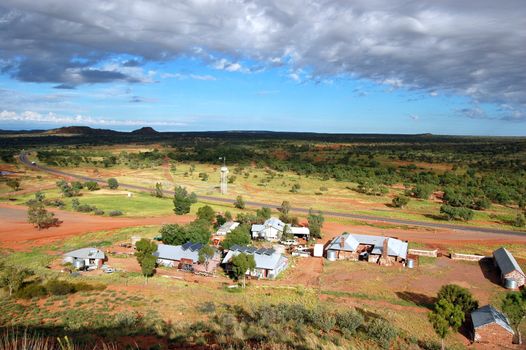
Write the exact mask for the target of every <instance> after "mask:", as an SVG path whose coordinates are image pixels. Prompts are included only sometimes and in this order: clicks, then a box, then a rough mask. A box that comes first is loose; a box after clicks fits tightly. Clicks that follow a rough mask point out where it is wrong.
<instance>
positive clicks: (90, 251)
mask: <svg viewBox="0 0 526 350" xmlns="http://www.w3.org/2000/svg"><path fill="white" fill-rule="evenodd" d="M64 256H70V257H72V258H76V259H104V258H105V257H106V255H104V252H103V251H102V250H99V249H97V248H92V247H89V248H81V249H77V250H74V251H71V252H69V253H66V254H64Z"/></svg>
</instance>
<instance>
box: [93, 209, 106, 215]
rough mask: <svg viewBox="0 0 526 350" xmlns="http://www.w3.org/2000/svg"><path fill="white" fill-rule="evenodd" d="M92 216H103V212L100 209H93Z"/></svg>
mask: <svg viewBox="0 0 526 350" xmlns="http://www.w3.org/2000/svg"><path fill="white" fill-rule="evenodd" d="M94 214H95V215H104V210H102V209H95V211H94Z"/></svg>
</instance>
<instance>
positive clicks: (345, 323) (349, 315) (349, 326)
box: [336, 311, 363, 334]
mask: <svg viewBox="0 0 526 350" xmlns="http://www.w3.org/2000/svg"><path fill="white" fill-rule="evenodd" d="M336 324H337V325H338V327H340V329H341V330H346V331H348V332H350V333H351V334H355V333H356V330H357V329H358V327H360V326H361V325H362V324H363V316H362V314H360V313H359V312H357V311H345V312H342V313H339V314H337V315H336Z"/></svg>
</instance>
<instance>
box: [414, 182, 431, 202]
mask: <svg viewBox="0 0 526 350" xmlns="http://www.w3.org/2000/svg"><path fill="white" fill-rule="evenodd" d="M433 190H434V188H433V185H428V184H418V185H416V186H415V187H413V195H414V196H415V197H416V198H421V199H428V198H429V196H430V195H431V194H432V193H433Z"/></svg>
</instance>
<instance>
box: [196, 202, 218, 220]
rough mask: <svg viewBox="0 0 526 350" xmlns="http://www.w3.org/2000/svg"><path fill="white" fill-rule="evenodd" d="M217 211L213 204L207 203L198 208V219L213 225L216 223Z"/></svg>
mask: <svg viewBox="0 0 526 350" xmlns="http://www.w3.org/2000/svg"><path fill="white" fill-rule="evenodd" d="M215 215H216V212H215V211H214V209H212V207H211V206H209V205H205V206H204V207H201V208H199V209H198V210H197V219H198V220H203V221H204V222H207V223H209V224H210V225H212V224H213V223H214V219H215Z"/></svg>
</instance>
